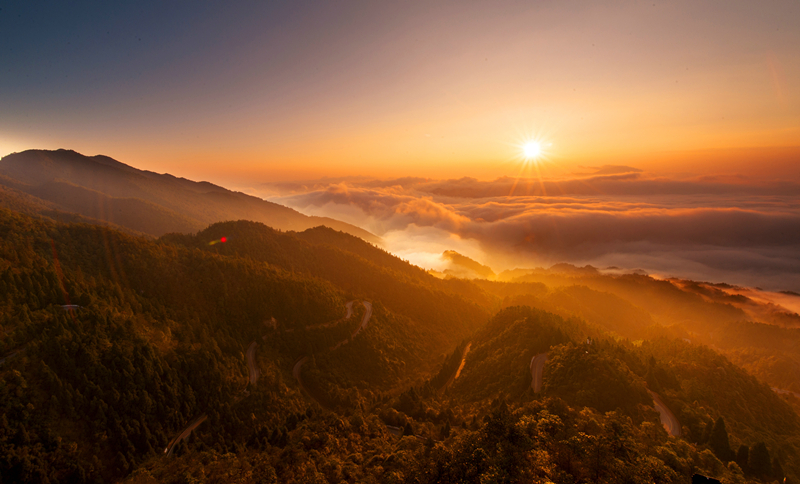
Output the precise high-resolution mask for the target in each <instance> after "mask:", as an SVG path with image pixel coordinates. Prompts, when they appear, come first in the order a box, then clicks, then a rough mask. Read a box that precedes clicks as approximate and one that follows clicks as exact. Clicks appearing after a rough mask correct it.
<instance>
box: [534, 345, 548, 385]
mask: <svg viewBox="0 0 800 484" xmlns="http://www.w3.org/2000/svg"><path fill="white" fill-rule="evenodd" d="M547 359H548V355H547V353H539V354H538V355H535V356H534V357H533V358H531V364H530V369H531V388H532V389H533V393H539V392H541V391H542V372H543V371H544V364H545V363H547Z"/></svg>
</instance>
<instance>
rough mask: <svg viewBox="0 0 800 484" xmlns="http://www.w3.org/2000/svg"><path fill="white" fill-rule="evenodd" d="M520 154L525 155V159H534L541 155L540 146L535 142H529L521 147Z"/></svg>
mask: <svg viewBox="0 0 800 484" xmlns="http://www.w3.org/2000/svg"><path fill="white" fill-rule="evenodd" d="M522 152H523V153H524V154H525V158H528V159H530V158H536V157H538V156H539V155H540V154H542V145H540V144H539V143H538V142H537V141H529V142H527V143H525V145H524V146H523V147H522Z"/></svg>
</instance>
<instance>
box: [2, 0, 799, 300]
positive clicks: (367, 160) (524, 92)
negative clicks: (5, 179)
mask: <svg viewBox="0 0 800 484" xmlns="http://www.w3.org/2000/svg"><path fill="white" fill-rule="evenodd" d="M87 7H89V6H85V7H83V6H82V7H78V8H76V7H74V6H71V5H66V4H63V3H58V2H25V3H24V4H17V5H4V6H3V9H2V11H0V45H3V48H2V50H0V65H3V66H4V69H3V75H2V76H0V110H1V111H0V112H1V113H2V116H0V153H2V154H7V153H10V152H14V151H22V150H25V149H28V148H43V149H55V148H70V149H75V150H77V151H79V152H82V153H85V154H97V153H102V154H106V155H109V156H112V157H114V158H115V159H118V160H120V161H122V162H124V163H127V164H130V165H132V166H135V167H137V168H141V169H147V170H152V171H155V172H158V173H165V172H166V173H171V174H174V175H176V176H181V177H186V178H190V179H195V180H210V181H212V182H215V183H219V184H221V185H224V186H228V187H232V188H236V189H239V190H242V191H245V192H248V193H252V194H257V195H259V196H262V197H265V198H270V199H272V200H274V201H277V202H279V203H283V204H287V205H289V206H292V207H294V208H296V209H298V210H300V211H303V212H305V213H307V214H313V215H325V216H331V217H335V218H340V219H343V220H345V221H347V222H350V223H352V224H355V225H359V226H360V227H362V228H366V229H368V230H371V231H373V232H375V233H376V234H378V235H380V236H382V237H383V238H384V242H385V244H386V247H387V248H388V249H389V250H390V251H392V252H394V253H396V254H399V255H401V256H403V257H405V258H407V259H409V260H411V261H412V262H414V263H417V264H420V265H422V266H423V267H426V268H441V266H442V264H444V263H446V261H443V260H442V259H441V258H440V254H441V253H442V251H444V250H450V249H455V250H459V251H462V252H463V253H465V254H467V255H469V256H471V257H474V258H476V259H477V260H479V261H480V262H482V263H489V264H492V265H493V267H494V268H495V269H498V270H500V269H506V268H509V269H510V268H514V267H517V266H520V265H537V264H541V265H545V266H546V265H548V264H552V263H556V262H561V261H566V262H572V263H576V264H594V265H598V266H599V267H606V266H615V267H619V268H620V270H634V269H643V270H645V271H647V272H649V273H652V274H657V275H664V276H670V275H682V276H691V277H695V278H700V279H709V280H716V281H722V280H724V281H729V282H736V283H741V284H747V285H761V286H764V287H768V288H771V289H775V290H779V289H790V290H800V282H799V281H798V276H797V274H798V273H800V258H799V256H798V254H800V251H798V241H800V236H799V235H798V232H797V227H800V220H798V212H799V211H800V210H799V209H798V194H799V193H800V189H798V186H800V185H798V183H800V171H798V170H797V162H798V160H800V146H798V141H797V140H799V139H800V49H798V46H799V45H800V7H799V6H798V5H797V3H796V2H792V1H783V2H770V3H768V4H763V3H754V2H745V1H738V2H729V1H725V2H722V1H718V2H669V3H665V2H614V3H604V4H603V5H598V4H596V3H592V2H559V3H557V4H553V3H549V2H491V3H488V2H487V3H475V2H471V3H464V2H447V3H442V2H437V3H436V4H435V5H433V4H430V3H423V2H418V3H383V2H381V3H379V4H365V3H352V2H350V3H341V2H337V3H321V4H318V3H312V2H291V3H276V2H245V3H241V2H237V3H236V5H231V4H229V3H224V4H223V3H221V2H207V3H203V4H202V5H197V4H192V5H191V7H189V6H185V5H184V6H180V5H177V4H169V5H165V4H163V3H161V2H137V3H132V4H128V5H119V4H106V3H100V4H97V5H91V8H87ZM530 141H535V142H538V143H540V144H541V146H542V150H543V154H542V156H540V157H538V158H537V159H535V160H527V161H526V160H524V158H523V146H524V144H525V143H527V142H530ZM409 177H411V178H409ZM416 177H419V179H416ZM465 177H466V178H465ZM297 180H301V181H299V182H298V181H297ZM308 180H310V181H308ZM518 184H520V185H519V186H520V187H522V188H520V189H518V188H517V185H518ZM531 187H538V188H536V189H535V190H533V189H531Z"/></svg>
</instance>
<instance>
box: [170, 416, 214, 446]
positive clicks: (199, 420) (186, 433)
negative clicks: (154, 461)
mask: <svg viewBox="0 0 800 484" xmlns="http://www.w3.org/2000/svg"><path fill="white" fill-rule="evenodd" d="M207 418H208V415H206V414H203V415H200V416H199V417H197V418H196V419H194V420H192V421H191V423H189V425H187V426H186V428H184V429H183V431H182V432H181V433H180V434H179V435H178V436H177V437H175V438H174V439H172V442H170V443H169V445H168V446H167V448H166V449H164V453H165V454H167V455H172V452H173V451H174V450H175V446H176V445H178V443H179V442H180V441H181V440H186V439H188V438H189V436H190V435H192V430H194V429H196V428H197V426H198V425H200V424H201V423H203V422H205V421H206V419H207Z"/></svg>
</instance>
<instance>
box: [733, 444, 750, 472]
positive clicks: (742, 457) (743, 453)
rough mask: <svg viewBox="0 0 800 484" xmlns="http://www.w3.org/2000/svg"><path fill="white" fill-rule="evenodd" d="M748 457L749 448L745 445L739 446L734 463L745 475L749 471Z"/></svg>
mask: <svg viewBox="0 0 800 484" xmlns="http://www.w3.org/2000/svg"><path fill="white" fill-rule="evenodd" d="M749 456H750V448H749V447H747V446H746V445H744V444H742V445H740V446H739V450H737V451H736V459H734V460H736V463H737V464H739V468H740V469H742V471H743V472H744V473H746V474H748V473H749V472H750V469H749V468H748V467H747V461H748V460H749Z"/></svg>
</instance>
